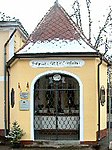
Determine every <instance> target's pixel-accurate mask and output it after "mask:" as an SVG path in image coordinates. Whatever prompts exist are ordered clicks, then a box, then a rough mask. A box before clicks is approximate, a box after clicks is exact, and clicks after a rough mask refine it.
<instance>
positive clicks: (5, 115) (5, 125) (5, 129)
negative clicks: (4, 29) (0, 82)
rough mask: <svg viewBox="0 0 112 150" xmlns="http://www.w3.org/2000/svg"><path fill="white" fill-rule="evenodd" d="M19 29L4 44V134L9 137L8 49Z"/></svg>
mask: <svg viewBox="0 0 112 150" xmlns="http://www.w3.org/2000/svg"><path fill="white" fill-rule="evenodd" d="M16 30H17V29H15V30H14V31H13V32H12V34H11V35H10V37H9V39H8V40H7V41H6V43H5V44H4V132H5V133H4V134H5V136H6V135H7V108H6V84H7V83H6V75H7V70H6V69H7V66H6V55H7V53H6V47H7V45H8V44H9V42H10V40H11V39H12V37H13V35H14V34H15V32H16Z"/></svg>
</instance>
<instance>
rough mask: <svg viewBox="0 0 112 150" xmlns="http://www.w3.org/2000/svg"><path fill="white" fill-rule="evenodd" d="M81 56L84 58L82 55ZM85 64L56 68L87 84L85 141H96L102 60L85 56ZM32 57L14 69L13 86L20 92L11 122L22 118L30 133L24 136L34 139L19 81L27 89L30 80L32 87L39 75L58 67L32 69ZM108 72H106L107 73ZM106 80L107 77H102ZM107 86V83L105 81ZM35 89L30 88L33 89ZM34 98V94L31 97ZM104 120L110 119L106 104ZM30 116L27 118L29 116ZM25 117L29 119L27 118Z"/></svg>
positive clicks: (25, 127)
mask: <svg viewBox="0 0 112 150" xmlns="http://www.w3.org/2000/svg"><path fill="white" fill-rule="evenodd" d="M80 59H81V58H80ZM83 60H84V61H85V65H84V66H83V67H82V68H69V67H68V68H67V67H66V68H55V71H56V70H57V71H59V70H61V71H65V72H69V73H71V74H74V75H75V76H77V77H79V78H80V80H81V82H82V85H83V99H84V102H83V104H84V122H83V125H84V131H83V136H84V138H83V140H84V141H96V139H97V137H96V132H97V131H98V126H97V124H98V117H97V116H98V112H97V110H98V97H97V64H98V63H99V61H97V60H95V59H86V58H85V59H84V58H83ZM29 61H30V60H19V61H17V62H16V63H15V64H14V65H13V66H12V68H11V72H10V74H11V76H10V78H11V84H10V85H11V88H12V87H13V88H14V89H15V91H16V96H15V100H16V105H15V107H14V108H13V109H11V122H13V121H14V120H18V121H19V123H20V124H21V126H22V127H23V128H24V130H25V132H26V135H25V137H24V139H25V140H26V139H31V132H30V129H31V124H30V122H31V115H30V114H31V112H30V111H20V110H19V100H20V97H19V92H20V91H19V89H18V88H17V84H18V83H20V85H21V89H22V91H25V90H26V82H29V85H30V88H31V83H32V81H33V80H34V78H35V77H37V76H39V75H40V74H43V73H45V72H48V71H52V70H54V68H35V69H34V68H32V67H31V66H29ZM104 68H106V66H105V65H103V66H102V74H103V73H104V72H105V71H106V70H105V69H104ZM104 74H105V73H104ZM103 80H106V76H105V79H103V78H102V82H103ZM103 84H104V85H105V87H106V82H104V83H103ZM30 90H31V89H29V92H30ZM29 101H31V95H30V98H29ZM101 109H102V110H101V115H102V117H101V118H102V120H106V115H105V110H106V109H105V106H104V107H103V108H101ZM26 118H27V119H26ZM24 120H25V121H24ZM102 120H101V128H102V129H103V128H105V127H106V122H104V121H103V122H102Z"/></svg>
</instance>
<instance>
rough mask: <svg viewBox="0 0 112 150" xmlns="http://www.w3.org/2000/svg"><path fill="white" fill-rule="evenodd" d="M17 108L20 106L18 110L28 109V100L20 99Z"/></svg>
mask: <svg viewBox="0 0 112 150" xmlns="http://www.w3.org/2000/svg"><path fill="white" fill-rule="evenodd" d="M19 108H20V110H29V109H30V102H29V101H28V100H20V102H19Z"/></svg>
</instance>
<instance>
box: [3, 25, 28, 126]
mask: <svg viewBox="0 0 112 150" xmlns="http://www.w3.org/2000/svg"><path fill="white" fill-rule="evenodd" d="M12 32H13V30H10V29H8V28H7V29H3V30H0V129H4V44H5V43H6V41H7V40H8V39H9V37H10V35H11V33H12ZM14 41H16V46H15V51H17V50H18V48H20V47H21V46H22V45H23V43H24V41H25V38H24V36H22V34H20V32H19V31H18V30H17V32H16V33H15V35H14ZM9 44H10V42H9ZM9 44H8V45H7V59H8V58H9ZM13 48H14V47H13ZM6 103H7V102H6Z"/></svg>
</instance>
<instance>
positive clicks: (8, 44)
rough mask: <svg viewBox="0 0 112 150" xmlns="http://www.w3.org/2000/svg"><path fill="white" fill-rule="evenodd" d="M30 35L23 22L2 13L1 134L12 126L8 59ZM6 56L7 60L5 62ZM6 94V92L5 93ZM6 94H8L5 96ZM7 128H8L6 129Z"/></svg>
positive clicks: (0, 22) (0, 63)
mask: <svg viewBox="0 0 112 150" xmlns="http://www.w3.org/2000/svg"><path fill="white" fill-rule="evenodd" d="M27 37H28V33H27V32H26V31H25V29H24V28H23V26H22V24H21V23H20V22H19V21H18V20H16V19H14V18H10V17H9V16H5V14H4V13H0V66H1V67H0V135H1V136H2V135H4V134H5V131H6V132H7V130H8V129H9V128H10V108H9V107H8V106H9V103H10V100H9V98H8V97H9V95H8V86H9V83H8V76H7V75H8V74H7V75H6V87H5V86H4V79H5V78H4V74H5V70H4V68H5V69H6V67H5V66H6V61H8V60H10V59H11V58H12V57H13V56H14V53H15V52H16V51H17V50H18V49H19V48H20V47H22V45H23V44H24V43H25V41H26V39H27ZM4 58H6V61H5V62H4ZM4 92H5V93H6V94H5V93H4ZM5 95H6V96H5ZM5 128H6V130H5Z"/></svg>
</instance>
